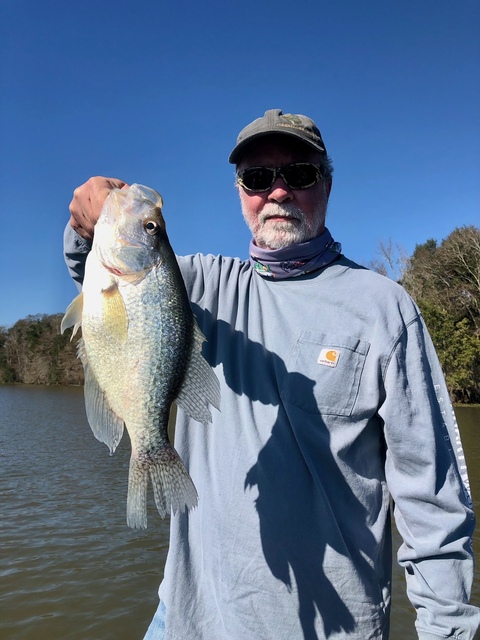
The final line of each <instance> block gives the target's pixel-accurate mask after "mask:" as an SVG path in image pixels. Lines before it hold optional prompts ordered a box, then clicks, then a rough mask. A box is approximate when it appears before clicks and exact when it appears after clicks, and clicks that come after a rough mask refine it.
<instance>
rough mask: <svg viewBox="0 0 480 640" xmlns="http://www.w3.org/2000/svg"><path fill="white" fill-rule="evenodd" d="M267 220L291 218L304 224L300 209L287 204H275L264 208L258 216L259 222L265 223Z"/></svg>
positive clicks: (303, 216) (303, 215)
mask: <svg viewBox="0 0 480 640" xmlns="http://www.w3.org/2000/svg"><path fill="white" fill-rule="evenodd" d="M269 218H293V219H294V220H298V222H304V220H305V214H304V213H303V211H302V210H301V209H299V208H298V207H297V206H295V205H291V204H290V203H287V204H275V203H273V202H272V203H271V204H270V205H268V206H266V207H264V209H263V211H262V212H261V214H260V215H259V216H258V219H259V221H260V222H265V221H266V220H268V219H269Z"/></svg>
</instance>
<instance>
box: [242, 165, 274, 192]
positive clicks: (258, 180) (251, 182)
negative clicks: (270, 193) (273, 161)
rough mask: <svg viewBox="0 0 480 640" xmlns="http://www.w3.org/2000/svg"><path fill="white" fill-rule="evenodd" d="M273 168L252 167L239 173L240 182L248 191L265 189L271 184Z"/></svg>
mask: <svg viewBox="0 0 480 640" xmlns="http://www.w3.org/2000/svg"><path fill="white" fill-rule="evenodd" d="M273 176H274V171H273V169H269V168H268V167H253V168H252V169H245V170H244V171H242V172H241V173H239V178H240V182H241V184H242V185H243V186H244V187H245V188H246V189H248V190H249V191H267V190H268V189H270V187H271V186H272V184H273Z"/></svg>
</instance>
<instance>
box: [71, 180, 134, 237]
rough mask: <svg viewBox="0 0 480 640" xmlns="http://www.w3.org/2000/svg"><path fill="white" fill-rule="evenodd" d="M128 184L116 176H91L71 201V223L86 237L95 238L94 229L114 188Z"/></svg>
mask: <svg viewBox="0 0 480 640" xmlns="http://www.w3.org/2000/svg"><path fill="white" fill-rule="evenodd" d="M128 186H129V185H128V184H127V183H125V182H123V180H117V179H116V178H103V177H96V178H90V179H89V180H87V182H85V183H84V184H82V185H81V186H80V187H78V188H77V189H75V191H74V192H73V200H72V202H71V203H70V214H71V215H70V225H71V226H72V227H73V228H74V229H75V231H76V232H77V233H78V234H79V235H81V236H82V238H85V240H90V241H91V240H93V229H94V227H95V224H96V222H97V220H98V218H99V217H100V213H101V211H102V207H103V203H104V202H105V198H106V197H107V196H108V194H109V193H110V191H111V190H112V189H122V188H128Z"/></svg>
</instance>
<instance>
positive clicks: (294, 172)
mask: <svg viewBox="0 0 480 640" xmlns="http://www.w3.org/2000/svg"><path fill="white" fill-rule="evenodd" d="M279 175H280V176H282V178H283V181H284V182H285V184H286V185H287V187H290V189H308V187H313V185H314V184H317V182H319V181H320V180H322V178H323V175H322V167H321V166H320V165H319V164H312V163H311V162H292V163H291V164H287V165H285V166H284V167H249V168H248V169H241V170H240V171H237V183H238V184H239V185H241V186H242V187H244V188H245V189H247V191H253V192H254V193H261V192H262V191H269V190H270V189H271V188H272V186H273V185H274V183H275V180H276V179H277V177H278V176H279Z"/></svg>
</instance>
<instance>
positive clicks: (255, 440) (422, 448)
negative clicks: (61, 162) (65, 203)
mask: <svg viewBox="0 0 480 640" xmlns="http://www.w3.org/2000/svg"><path fill="white" fill-rule="evenodd" d="M230 162H231V163H234V164H236V166H237V187H238V192H239V196H240V202H241V206H242V211H243V215H244V217H245V220H246V222H247V224H248V226H249V227H250V229H251V232H252V236H253V240H252V243H251V246H250V256H251V257H250V261H249V262H242V261H240V260H238V259H231V258H224V257H222V256H218V257H213V256H203V255H195V256H187V257H179V258H178V260H179V264H180V267H181V270H182V274H183V276H184V279H185V283H186V287H187V291H188V293H189V296H190V300H191V304H192V308H193V311H194V313H195V315H196V317H197V320H198V322H199V325H200V327H201V328H202V330H203V332H204V334H205V336H206V338H207V343H206V344H205V356H206V358H207V360H208V361H209V362H210V363H211V365H212V366H214V367H215V370H216V373H217V376H218V377H219V379H220V382H221V387H222V407H221V413H219V412H214V414H215V415H214V420H213V423H212V424H211V425H208V426H203V425H200V424H198V423H192V422H193V421H191V420H189V419H188V418H187V417H186V416H185V415H184V414H183V413H182V412H180V411H179V414H178V418H177V428H176V442H175V444H176V447H177V449H178V451H179V453H180V455H181V456H182V458H183V460H184V461H185V463H186V466H187V468H188V469H189V472H190V474H191V476H192V478H193V480H194V482H195V485H196V487H197V490H198V494H199V504H198V507H197V508H196V509H195V510H193V511H191V512H190V513H188V514H181V515H179V514H177V515H176V516H174V517H172V520H171V542H170V549H169V554H168V559H167V564H166V568H165V578H164V581H163V583H162V585H161V587H160V600H161V602H160V606H159V609H158V611H157V614H156V616H155V618H154V621H153V622H152V625H151V627H150V629H149V631H148V632H147V636H146V638H148V640H154V639H155V640H156V639H160V638H185V639H186V638H188V639H189V640H193V639H196V640H203V639H208V640H225V639H229V640H245V639H254V640H256V639H258V640H282V639H285V640H287V639H288V640H295V639H302V638H305V639H307V640H321V639H323V638H330V639H339V638H342V639H349V640H350V639H352V640H353V639H355V640H366V639H367V638H384V639H385V638H388V633H389V613H390V581H391V532H390V496H392V497H393V500H394V504H395V517H396V522H397V527H398V529H399V531H400V533H401V535H402V537H403V540H404V543H403V545H402V547H401V549H400V552H399V562H400V564H401V565H402V566H404V567H405V570H406V576H407V589H408V594H409V597H410V599H411V601H412V603H413V605H414V606H415V607H416V609H417V614H418V615H417V632H418V637H419V638H420V639H421V640H434V639H438V638H445V637H455V638H462V639H464V640H467V639H471V638H473V637H474V634H475V629H476V628H477V627H478V625H479V623H480V612H479V610H477V609H476V608H475V607H473V606H470V605H468V599H469V594H470V589H471V583H472V578H473V561H472V547H471V538H472V533H473V530H474V516H473V512H472V508H471V501H470V497H469V495H468V491H467V489H466V487H465V482H466V481H467V479H466V476H465V475H464V476H463V478H462V475H461V473H460V469H459V464H458V462H457V459H456V457H455V451H458V450H459V449H461V446H460V444H459V436H458V430H457V428H456V423H455V418H454V414H453V411H452V409H451V407H450V404H449V401H448V392H447V389H446V387H445V383H444V380H443V376H442V372H441V370H440V366H439V363H438V360H437V358H436V355H435V352H434V349H433V346H432V343H431V341H430V338H429V336H428V333H427V331H426V328H425V326H424V324H423V321H422V318H421V316H420V314H419V311H418V309H417V307H416V306H415V304H414V303H413V302H412V300H411V299H410V298H409V296H408V295H407V294H406V293H405V291H404V290H403V289H402V288H401V287H400V286H398V285H397V284H395V283H393V282H392V281H390V280H388V279H386V278H384V277H382V276H380V275H378V274H375V273H372V272H370V271H368V270H366V269H363V268H361V267H359V266H358V265H356V264H355V263H353V262H351V261H350V260H348V259H347V258H345V257H344V256H343V255H341V248H340V246H339V244H338V243H336V242H334V241H333V239H332V237H331V235H330V233H329V231H328V230H327V229H326V228H325V216H326V210H327V203H328V198H329V195H330V189H331V185H332V168H331V162H330V160H329V158H328V156H327V153H326V150H325V145H324V143H323V140H322V137H321V135H320V132H319V130H318V129H317V127H316V125H315V123H314V122H313V121H312V120H310V119H309V118H307V117H305V116H299V115H292V114H283V113H282V112H281V111H280V110H278V109H273V110H270V111H267V112H266V113H265V115H264V116H263V117H262V118H259V119H257V120H255V121H254V122H252V123H251V124H249V125H248V126H247V127H246V128H245V129H243V130H242V131H241V133H240V134H239V136H238V140H237V145H236V146H235V148H234V150H233V151H232V153H231V155H230ZM123 185H124V183H123V182H121V181H117V180H106V179H101V178H96V179H92V180H90V181H89V182H88V183H86V184H85V185H83V187H80V188H79V189H78V190H77V191H76V192H75V196H74V199H73V201H72V204H71V209H70V210H71V214H72V217H71V221H70V225H68V226H67V230H66V236H65V250H66V260H67V264H68V266H69V268H70V271H71V273H72V275H73V277H74V278H75V279H76V280H77V281H78V282H81V281H82V278H83V266H84V261H85V258H86V255H87V253H88V250H89V242H88V241H89V240H91V238H92V236H93V227H94V223H95V221H96V219H97V218H98V215H99V213H100V209H101V205H102V202H103V200H104V198H105V196H106V194H107V193H108V190H109V189H110V188H112V187H113V186H117V187H118V186H120V187H121V186H123ZM74 229H75V230H76V231H74ZM453 443H455V444H453Z"/></svg>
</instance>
